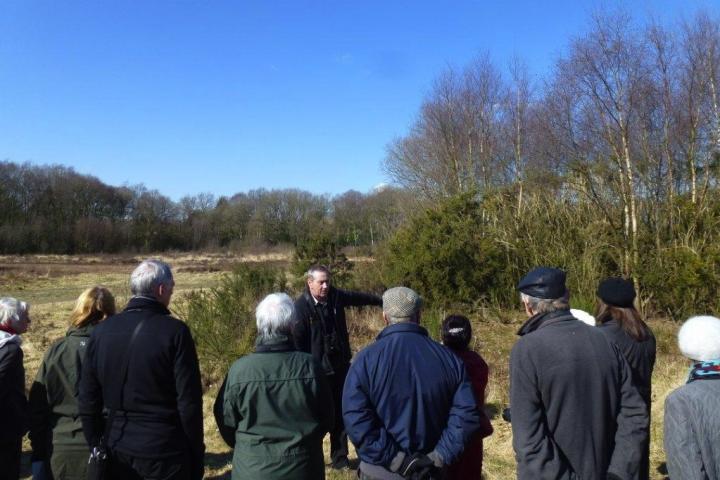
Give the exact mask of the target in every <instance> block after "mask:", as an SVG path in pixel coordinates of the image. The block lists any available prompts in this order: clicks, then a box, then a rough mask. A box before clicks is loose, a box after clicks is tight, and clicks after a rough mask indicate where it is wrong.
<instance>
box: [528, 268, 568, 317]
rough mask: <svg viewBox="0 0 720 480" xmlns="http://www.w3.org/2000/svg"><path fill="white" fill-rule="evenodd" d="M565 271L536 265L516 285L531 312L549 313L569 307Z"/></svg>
mask: <svg viewBox="0 0 720 480" xmlns="http://www.w3.org/2000/svg"><path fill="white" fill-rule="evenodd" d="M565 277H566V275H565V272H564V271H562V270H560V269H559V268H554V267H537V268H534V269H532V270H531V271H530V272H528V273H527V275H525V276H524V277H523V278H522V279H521V280H520V282H519V283H518V285H517V289H518V291H519V292H520V298H521V299H522V301H523V302H527V304H528V306H529V307H530V309H531V310H532V312H533V313H535V314H538V313H550V312H554V311H557V310H568V309H569V308H570V303H569V293H568V289H567V287H566V286H565Z"/></svg>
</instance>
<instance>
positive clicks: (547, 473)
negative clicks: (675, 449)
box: [510, 267, 648, 480]
mask: <svg viewBox="0 0 720 480" xmlns="http://www.w3.org/2000/svg"><path fill="white" fill-rule="evenodd" d="M518 290H519V291H520V292H521V298H522V302H523V305H524V307H525V311H526V313H527V314H528V317H529V318H528V320H527V322H525V324H523V326H522V327H521V328H520V331H519V332H518V334H519V335H520V337H521V338H520V339H519V340H518V341H517V342H516V343H515V345H514V346H513V348H512V351H511V354H510V403H511V405H512V430H513V448H514V450H515V456H516V459H517V463H518V468H517V476H518V479H519V480H539V479H552V480H561V479H568V480H569V479H572V478H582V479H585V480H606V479H608V480H609V479H614V480H617V479H634V478H637V475H638V470H639V465H640V458H641V452H642V440H643V439H644V438H646V436H647V434H648V414H647V408H646V406H645V402H643V399H642V398H641V397H640V394H639V393H638V391H637V389H636V388H635V387H634V386H633V384H632V372H631V370H630V366H629V365H628V363H627V361H626V360H625V358H624V357H623V356H622V354H621V353H620V351H619V350H618V348H617V347H616V346H615V345H613V344H611V343H610V342H608V341H607V339H606V338H605V336H604V335H603V334H602V333H601V332H600V330H599V329H597V328H594V327H590V326H588V325H586V324H584V323H582V322H580V321H578V320H577V319H576V318H575V317H573V316H572V314H571V313H570V308H569V303H568V302H569V294H568V291H567V288H566V287H565V272H563V271H562V270H559V269H556V268H548V267H539V268H536V269H535V270H533V271H531V272H530V273H528V274H527V275H526V276H525V277H524V278H523V279H522V280H521V281H520V283H519V284H518Z"/></svg>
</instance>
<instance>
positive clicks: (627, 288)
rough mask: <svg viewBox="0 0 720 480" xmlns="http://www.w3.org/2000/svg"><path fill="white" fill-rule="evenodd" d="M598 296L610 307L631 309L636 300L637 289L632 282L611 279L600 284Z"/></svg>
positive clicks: (615, 278)
mask: <svg viewBox="0 0 720 480" xmlns="http://www.w3.org/2000/svg"><path fill="white" fill-rule="evenodd" d="M597 296H598V297H600V300H602V301H603V302H605V303H607V304H608V305H612V306H615V307H622V308H630V307H632V306H633V301H634V300H635V287H634V286H633V284H632V282H631V281H630V280H625V279H624V278H620V277H610V278H606V279H605V280H603V281H602V282H600V286H599V287H598V289H597Z"/></svg>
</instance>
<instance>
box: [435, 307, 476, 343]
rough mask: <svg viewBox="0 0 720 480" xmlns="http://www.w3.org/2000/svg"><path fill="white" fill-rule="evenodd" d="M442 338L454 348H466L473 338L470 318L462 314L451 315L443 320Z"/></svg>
mask: <svg viewBox="0 0 720 480" xmlns="http://www.w3.org/2000/svg"><path fill="white" fill-rule="evenodd" d="M441 328H442V340H443V344H445V346H447V347H449V348H451V349H453V350H465V349H467V347H468V345H469V344H470V339H471V338H472V326H471V325H470V320H469V319H468V318H467V317H464V316H462V315H450V316H448V317H446V318H445V320H443V322H442V327H441Z"/></svg>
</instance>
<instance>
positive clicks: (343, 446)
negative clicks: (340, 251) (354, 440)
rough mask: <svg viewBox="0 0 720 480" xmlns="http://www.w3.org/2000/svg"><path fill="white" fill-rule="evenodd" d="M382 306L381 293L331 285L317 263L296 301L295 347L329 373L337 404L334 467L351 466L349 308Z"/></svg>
mask: <svg viewBox="0 0 720 480" xmlns="http://www.w3.org/2000/svg"><path fill="white" fill-rule="evenodd" d="M363 305H377V306H380V305H382V299H381V298H380V297H378V296H377V295H370V294H366V293H360V292H351V291H347V290H340V289H337V288H334V287H332V286H331V284H330V270H328V269H327V267H324V266H322V265H313V266H311V267H310V269H309V270H308V272H307V288H306V289H305V291H304V292H303V294H302V295H300V297H298V298H297V300H295V318H294V321H293V328H292V333H293V341H294V344H295V348H296V349H298V350H300V351H302V352H307V353H310V354H312V356H313V357H314V358H315V359H316V360H317V361H318V362H320V364H321V365H322V367H323V369H324V370H325V373H326V374H327V376H328V380H329V382H330V387H331V390H332V395H333V402H334V404H335V427H334V428H333V429H332V430H331V431H330V458H331V460H332V467H333V468H336V469H342V468H347V467H348V466H349V462H348V458H347V456H348V446H347V434H346V433H345V426H344V424H343V420H342V391H343V385H344V384H345V377H346V376H347V372H348V369H349V368H350V359H351V358H352V350H351V349H350V337H349V335H348V329H347V324H346V323H345V307H359V306H363Z"/></svg>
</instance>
